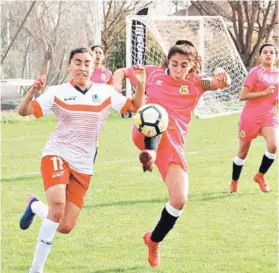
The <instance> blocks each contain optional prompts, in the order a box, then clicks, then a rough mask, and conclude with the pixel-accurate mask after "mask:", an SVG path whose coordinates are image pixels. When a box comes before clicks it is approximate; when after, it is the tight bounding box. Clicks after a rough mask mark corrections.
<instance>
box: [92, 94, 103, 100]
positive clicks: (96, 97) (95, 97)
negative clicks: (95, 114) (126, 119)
mask: <svg viewBox="0 0 279 273" xmlns="http://www.w3.org/2000/svg"><path fill="white" fill-rule="evenodd" d="M99 100H101V98H100V96H99V95H98V94H93V95H92V101H99Z"/></svg>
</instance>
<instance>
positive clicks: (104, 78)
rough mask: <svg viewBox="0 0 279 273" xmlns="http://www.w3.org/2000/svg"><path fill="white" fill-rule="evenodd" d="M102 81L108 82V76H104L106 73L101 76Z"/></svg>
mask: <svg viewBox="0 0 279 273" xmlns="http://www.w3.org/2000/svg"><path fill="white" fill-rule="evenodd" d="M101 79H102V80H103V81H106V80H107V75H106V74H104V73H102V74H101Z"/></svg>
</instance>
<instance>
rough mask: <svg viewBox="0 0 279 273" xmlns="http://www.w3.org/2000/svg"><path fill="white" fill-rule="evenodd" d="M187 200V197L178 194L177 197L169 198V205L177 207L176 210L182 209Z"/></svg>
mask: <svg viewBox="0 0 279 273" xmlns="http://www.w3.org/2000/svg"><path fill="white" fill-rule="evenodd" d="M186 202H187V198H186V197H185V196H179V197H175V198H173V199H172V200H171V202H170V203H171V205H172V206H173V207H174V208H176V209H178V210H182V209H183V208H184V206H185V204H186Z"/></svg>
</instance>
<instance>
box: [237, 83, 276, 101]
mask: <svg viewBox="0 0 279 273" xmlns="http://www.w3.org/2000/svg"><path fill="white" fill-rule="evenodd" d="M275 90H276V87H275V86H274V85H270V86H269V87H268V88H266V89H265V90H263V91H260V92H251V89H250V88H249V87H248V86H244V87H243V89H242V91H241V92H240V96H239V99H240V100H241V101H243V100H253V99H257V98H260V97H264V96H267V95H269V94H272V93H274V92H275Z"/></svg>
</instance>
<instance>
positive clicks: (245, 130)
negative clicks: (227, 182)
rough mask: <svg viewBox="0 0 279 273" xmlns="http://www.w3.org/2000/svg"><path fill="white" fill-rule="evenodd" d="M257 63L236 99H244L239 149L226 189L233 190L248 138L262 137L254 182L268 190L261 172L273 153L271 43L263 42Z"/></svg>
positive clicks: (275, 74) (275, 85)
mask: <svg viewBox="0 0 279 273" xmlns="http://www.w3.org/2000/svg"><path fill="white" fill-rule="evenodd" d="M259 54H260V65H257V66H256V67H254V68H253V69H251V71H250V72H249V74H248V75H247V77H246V79H245V81H244V87H243V90H242V92H241V93H240V100H246V103H245V105H244V107H243V110H242V113H241V117H240V122H239V129H238V138H239V149H238V153H237V156H236V157H235V158H234V160H233V171H232V182H231V186H230V192H231V193H233V192H237V191H238V185H239V177H240V174H241V171H242V168H243V165H244V163H245V158H246V156H247V154H248V152H249V149H250V146H251V143H252V140H253V139H254V138H256V137H257V136H259V135H260V136H263V137H264V138H265V141H266V152H265V153H264V155H263V158H262V162H261V165H260V168H259V171H258V173H257V174H256V175H255V176H254V181H255V182H256V183H258V185H259V187H260V190H261V191H262V192H269V190H270V189H269V186H268V185H267V184H266V182H265V178H264V175H265V174H266V173H267V171H268V170H269V168H270V166H271V165H272V163H273V162H274V160H275V158H276V152H277V137H278V136H277V133H276V132H277V128H278V118H277V110H276V108H277V103H278V81H279V78H278V68H277V67H276V66H275V65H274V64H275V61H276V58H277V50H276V48H275V46H274V45H273V44H270V43H266V44H263V45H262V46H261V48H260V51H259Z"/></svg>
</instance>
